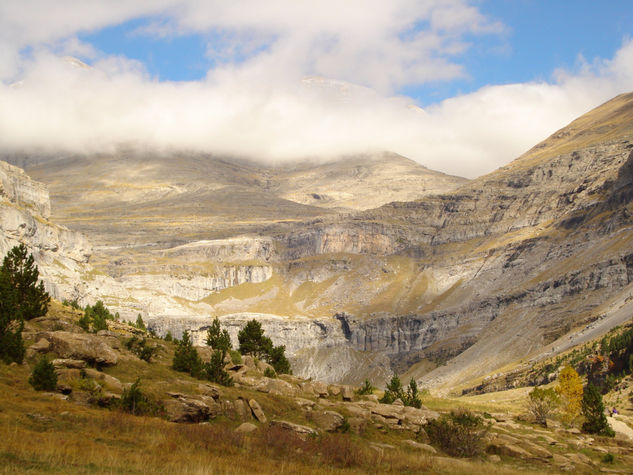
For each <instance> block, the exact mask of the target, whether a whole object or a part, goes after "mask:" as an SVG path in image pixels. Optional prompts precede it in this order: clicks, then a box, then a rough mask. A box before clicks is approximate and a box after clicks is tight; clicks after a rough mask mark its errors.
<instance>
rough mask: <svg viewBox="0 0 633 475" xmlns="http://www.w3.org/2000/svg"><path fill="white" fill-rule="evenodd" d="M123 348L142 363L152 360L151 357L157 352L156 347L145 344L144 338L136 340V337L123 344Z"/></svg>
mask: <svg viewBox="0 0 633 475" xmlns="http://www.w3.org/2000/svg"><path fill="white" fill-rule="evenodd" d="M125 346H126V348H127V349H128V350H130V351H131V352H132V353H134V354H135V355H136V356H138V357H139V358H140V359H142V360H143V361H147V362H148V363H149V362H150V360H151V359H152V356H154V354H155V353H156V351H158V348H157V347H156V346H152V345H150V344H148V343H147V340H146V339H145V338H143V339H140V340H139V339H138V338H137V337H136V336H133V337H132V338H130V339H129V340H127V341H126V342H125Z"/></svg>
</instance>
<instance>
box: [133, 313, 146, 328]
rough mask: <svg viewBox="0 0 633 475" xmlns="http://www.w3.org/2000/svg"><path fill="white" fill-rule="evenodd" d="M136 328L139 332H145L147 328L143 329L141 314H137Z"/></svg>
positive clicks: (143, 323)
mask: <svg viewBox="0 0 633 475" xmlns="http://www.w3.org/2000/svg"><path fill="white" fill-rule="evenodd" d="M135 326H136V328H138V329H139V330H143V331H146V330H147V328H146V327H145V322H144V321H143V317H141V314H140V313H139V314H138V316H137V317H136V325H135Z"/></svg>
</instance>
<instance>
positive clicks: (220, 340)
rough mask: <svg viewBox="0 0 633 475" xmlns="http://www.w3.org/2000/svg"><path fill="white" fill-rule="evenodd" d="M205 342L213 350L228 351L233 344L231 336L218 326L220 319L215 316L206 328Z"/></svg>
mask: <svg viewBox="0 0 633 475" xmlns="http://www.w3.org/2000/svg"><path fill="white" fill-rule="evenodd" d="M206 344H207V345H208V346H210V347H211V348H213V349H214V350H222V351H225V352H226V351H229V350H230V349H231V348H233V346H232V345H231V337H230V336H229V332H228V331H227V330H222V329H221V328H220V319H219V318H218V317H215V318H214V319H213V323H211V326H210V327H209V328H208V329H207V339H206Z"/></svg>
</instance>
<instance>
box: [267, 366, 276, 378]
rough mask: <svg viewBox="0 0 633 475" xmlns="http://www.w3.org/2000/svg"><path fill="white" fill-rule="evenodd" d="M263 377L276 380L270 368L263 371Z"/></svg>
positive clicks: (273, 371)
mask: <svg viewBox="0 0 633 475" xmlns="http://www.w3.org/2000/svg"><path fill="white" fill-rule="evenodd" d="M264 376H266V377H267V378H276V377H277V373H275V370H274V369H272V368H266V369H265V370H264Z"/></svg>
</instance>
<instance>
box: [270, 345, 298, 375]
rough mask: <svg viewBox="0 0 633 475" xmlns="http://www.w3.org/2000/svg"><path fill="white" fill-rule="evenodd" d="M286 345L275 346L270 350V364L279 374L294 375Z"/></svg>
mask: <svg viewBox="0 0 633 475" xmlns="http://www.w3.org/2000/svg"><path fill="white" fill-rule="evenodd" d="M285 353H286V347H285V345H279V346H275V347H273V348H272V349H271V350H270V353H269V354H268V358H267V359H268V362H269V363H270V364H271V365H272V367H273V368H275V372H277V374H292V369H291V368H290V361H288V359H287V358H286V354H285Z"/></svg>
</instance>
